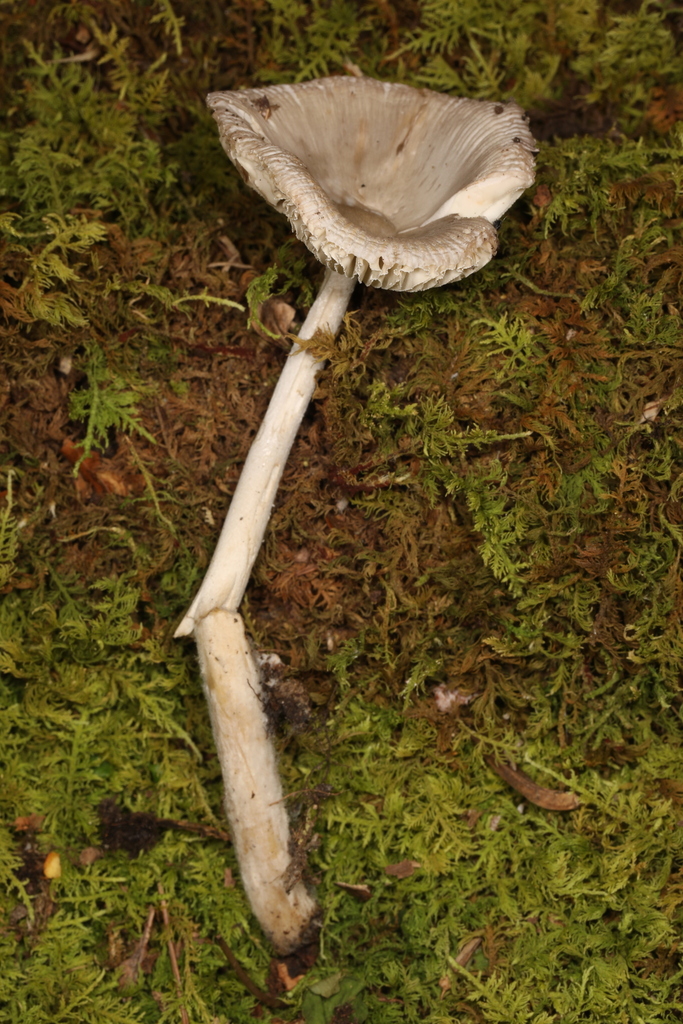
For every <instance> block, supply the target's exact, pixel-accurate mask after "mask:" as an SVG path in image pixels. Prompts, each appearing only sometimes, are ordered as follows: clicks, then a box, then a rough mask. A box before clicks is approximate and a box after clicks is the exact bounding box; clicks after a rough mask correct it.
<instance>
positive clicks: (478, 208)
mask: <svg viewBox="0 0 683 1024" xmlns="http://www.w3.org/2000/svg"><path fill="white" fill-rule="evenodd" d="M207 103H208V105H209V107H210V109H211V110H212V112H213V116H214V117H215V119H216V121H217V123H218V130H219V133H220V138H221V142H222V144H223V148H224V149H225V151H226V153H227V154H228V156H229V157H230V159H231V160H232V161H233V163H234V164H235V166H236V167H237V169H238V170H239V172H240V174H241V175H242V177H243V178H244V180H245V181H246V182H247V184H248V185H250V186H251V187H252V188H254V189H255V190H256V191H257V192H259V193H260V195H262V196H263V197H264V199H266V200H267V201H268V202H269V203H270V204H271V205H272V206H274V207H275V208H276V209H277V210H280V211H281V212H282V213H284V214H285V216H286V217H288V219H289V221H290V223H291V225H292V228H293V229H294V231H295V233H296V235H297V237H298V238H300V239H301V241H302V242H304V243H305V244H306V245H307V246H308V248H309V249H310V250H311V252H313V253H314V254H315V255H316V256H317V258H318V259H319V260H320V261H321V262H322V263H324V264H325V265H326V266H328V267H331V268H332V269H334V270H336V271H338V272H340V273H342V274H345V275H346V276H347V277H357V278H358V280H359V281H361V282H362V283H363V284H366V285H372V286H374V287H376V288H389V289H392V290H396V291H421V290H422V289H424V288H432V287H434V286H435V285H441V284H447V283H448V282H449V281H456V280H458V279H459V278H461V277H467V275H468V274H472V273H474V272H475V271H476V270H479V269H480V268H481V267H483V266H484V264H486V263H488V261H489V260H490V259H491V257H492V256H494V254H495V252H496V249H497V240H498V236H497V233H496V229H495V227H494V222H495V221H497V220H498V219H499V218H500V217H501V215H502V214H503V213H504V212H505V211H506V210H507V209H508V207H510V206H511V205H512V203H514V201H515V200H516V199H517V198H518V197H519V196H520V195H521V194H522V192H523V191H524V189H525V188H528V187H529V185H531V184H532V183H533V181H534V156H533V154H534V153H535V152H536V144H535V142H534V139H533V137H532V135H531V133H530V132H529V129H528V127H527V118H526V116H525V115H524V112H523V110H522V109H521V107H519V106H518V105H517V104H516V103H513V102H508V103H489V102H487V101H485V100H471V99H462V98H454V97H451V96H445V95H443V94H441V93H436V92H432V91H431V90H429V89H413V88H411V87H410V86H407V85H399V84H394V83H388V82H379V81H377V80H376V79H373V78H343V77H334V78H319V79H314V80H313V81H310V82H304V83H301V84H299V85H273V86H266V87H264V88H259V89H244V90H242V91H240V92H215V93H211V94H210V95H209V96H208V97H207Z"/></svg>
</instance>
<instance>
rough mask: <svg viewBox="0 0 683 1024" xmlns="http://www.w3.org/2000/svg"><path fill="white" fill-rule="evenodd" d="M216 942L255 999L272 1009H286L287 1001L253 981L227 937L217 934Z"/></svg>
mask: <svg viewBox="0 0 683 1024" xmlns="http://www.w3.org/2000/svg"><path fill="white" fill-rule="evenodd" d="M216 944H217V945H218V946H220V947H221V949H222V950H223V952H224V953H225V958H226V960H227V961H228V963H229V964H230V966H231V967H232V969H233V971H234V972H235V974H236V975H237V977H238V978H239V980H240V981H241V982H242V984H243V985H244V987H245V988H246V989H247V990H248V991H249V992H251V994H252V996H254V998H255V999H258V1001H259V1002H260V1003H263V1005H264V1006H268V1007H270V1009H271V1010H284V1009H285V1007H286V1006H287V1003H283V1001H282V1000H281V999H278V998H277V996H271V995H270V994H269V993H268V992H264V991H263V989H262V988H259V987H258V985H257V984H256V982H255V981H252V980H251V978H250V977H249V975H248V974H247V972H246V971H245V969H244V967H242V964H241V963H240V962H239V960H238V959H237V957H236V956H235V954H234V953H233V951H232V950H231V949H230V946H229V945H228V944H227V942H226V941H225V939H223V938H221V936H220V935H217V936H216Z"/></svg>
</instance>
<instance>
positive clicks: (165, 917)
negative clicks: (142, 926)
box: [159, 882, 190, 1024]
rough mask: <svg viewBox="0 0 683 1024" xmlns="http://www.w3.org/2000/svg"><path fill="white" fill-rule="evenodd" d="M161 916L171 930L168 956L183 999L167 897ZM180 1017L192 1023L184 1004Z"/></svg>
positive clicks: (161, 889)
mask: <svg viewBox="0 0 683 1024" xmlns="http://www.w3.org/2000/svg"><path fill="white" fill-rule="evenodd" d="M159 895H160V896H162V897H163V895H164V887H163V885H162V884H161V882H159ZM161 916H162V918H163V921H164V927H165V928H166V929H168V930H169V937H168V957H169V960H170V961H171V970H172V971H173V977H174V979H175V985H176V992H177V993H178V998H179V999H182V997H183V984H182V981H181V980H180V968H179V967H178V957H177V956H176V950H175V943H174V942H173V939H172V938H171V936H170V927H171V919H170V918H169V916H168V906H167V904H166V900H165V899H162V901H161ZM180 1019H181V1021H182V1024H190V1018H189V1017H188V1015H187V1010H186V1009H185V1007H184V1006H182V1005H181V1007H180Z"/></svg>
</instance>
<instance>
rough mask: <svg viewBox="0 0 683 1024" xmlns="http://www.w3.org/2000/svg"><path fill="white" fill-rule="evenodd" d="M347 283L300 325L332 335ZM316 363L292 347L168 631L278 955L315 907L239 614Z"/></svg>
mask: <svg viewBox="0 0 683 1024" xmlns="http://www.w3.org/2000/svg"><path fill="white" fill-rule="evenodd" d="M355 283H356V282H355V281H354V280H353V279H350V278H347V277H344V276H343V275H342V274H338V273H336V272H335V271H332V270H328V271H327V272H326V274H325V279H324V281H323V285H322V288H321V289H320V293H319V294H318V297H317V298H316V300H315V302H314V303H313V305H312V307H311V310H310V312H309V314H308V316H307V317H306V320H305V321H304V324H303V326H302V328H301V330H300V332H299V337H300V338H301V339H302V340H305V339H308V338H312V337H313V336H314V334H315V333H316V332H317V331H319V330H325V331H329V332H330V333H332V334H336V332H337V330H338V329H339V326H340V324H341V321H342V319H343V316H344V313H345V312H346V308H347V306H348V303H349V299H350V297H351V292H352V291H353V288H354V285H355ZM321 366H322V363H321V362H319V361H318V360H317V359H316V358H315V356H313V355H312V354H311V353H310V352H309V351H307V350H306V349H301V348H300V347H299V346H298V345H296V344H295V345H294V346H293V348H292V351H291V353H290V354H289V356H288V357H287V362H286V363H285V366H284V369H283V371H282V374H281V376H280V379H279V381H278V383H277V386H276V388H275V391H274V392H273V396H272V398H271V401H270V405H269V406H268V410H267V412H266V415H265V418H264V420H263V423H262V424H261V427H260V429H259V431H258V434H257V435H256V438H255V439H254V442H253V444H252V447H251V450H250V452H249V455H248V456H247V460H246V462H245V464H244V468H243V470H242V474H241V476H240V479H239V483H238V484H237V489H236V490H235V494H234V496H233V499H232V502H231V504H230V508H229V510H228V514H227V516H226V519H225V523H224V524H223V530H222V532H221V536H220V539H219V541H218V546H217V547H216V551H215V553H214V556H213V559H212V561H211V565H210V566H209V570H208V572H207V574H206V576H205V578H204V582H203V583H202V585H201V587H200V589H199V592H198V594H197V596H196V597H195V599H194V601H193V602H192V605H191V606H190V609H189V611H188V612H187V614H186V616H185V618H184V619H183V621H182V622H181V624H180V626H179V627H178V629H177V630H176V634H175V635H176V636H187V635H189V634H190V633H193V634H194V638H195V640H196V643H197V653H198V656H199V664H200V669H201V673H202V679H203V682H204V691H205V694H206V699H207V703H208V706H209V714H210V716H211V725H212V728H213V734H214V739H215V742H216V749H217V752H218V759H219V761H220V765H221V771H222V774H223V784H224V788H225V808H226V812H227V816H228V819H229V821H230V825H231V829H232V841H233V845H234V847H235V852H236V854H237V859H238V861H239V864H240V870H241V875H242V883H243V885H244V888H245V891H246V894H247V896H248V898H249V902H250V903H251V906H252V909H253V911H254V913H255V914H256V916H257V918H258V920H259V921H260V923H261V926H262V928H263V930H264V931H265V933H266V934H267V935H268V937H269V939H270V940H271V942H272V943H273V945H274V946H275V948H276V949H277V951H278V952H279V953H289V952H291V951H292V950H293V949H296V948H297V947H298V946H300V945H303V944H304V943H305V942H306V941H309V940H310V938H312V937H313V933H314V932H315V931H316V930H317V922H318V905H317V903H316V902H315V900H314V899H313V898H312V897H311V896H310V895H309V893H308V891H307V890H306V887H305V885H304V884H303V882H301V881H299V882H296V884H294V885H293V886H289V885H288V884H287V878H288V876H289V871H288V869H289V866H290V861H291V854H290V849H289V839H290V836H289V821H288V817H287V810H286V807H285V804H284V802H283V793H282V784H281V782H280V776H279V773H278V767H277V759H276V755H275V749H274V747H273V743H272V739H271V737H270V735H269V726H268V719H267V716H266V714H265V711H264V707H263V698H262V685H263V684H262V681H261V673H260V669H259V666H258V663H257V661H256V658H255V656H254V653H253V651H252V648H251V645H250V643H249V640H248V638H247V636H246V633H245V630H244V623H243V621H242V617H241V616H240V615H239V614H238V612H237V609H238V608H239V605H240V602H241V600H242V597H243V595H244V591H245V589H246V586H247V583H248V581H249V577H250V575H251V570H252V567H253V565H254V562H255V560H256V557H257V555H258V552H259V548H260V547H261V542H262V540H263V535H264V533H265V531H266V527H267V525H268V520H269V518H270V513H271V509H272V506H273V502H274V500H275V494H276V492H277V488H278V485H279V483H280V479H281V477H282V473H283V470H284V467H285V463H286V461H287V456H288V455H289V451H290V449H291V447H292V444H293V442H294V438H295V436H296V433H297V430H298V429H299V425H300V423H301V420H302V418H303V415H304V413H305V411H306V407H307V405H308V403H309V402H310V400H311V397H312V395H313V392H314V390H315V378H316V374H317V372H318V370H319V369H320V368H321Z"/></svg>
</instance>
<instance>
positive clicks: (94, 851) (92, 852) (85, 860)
mask: <svg viewBox="0 0 683 1024" xmlns="http://www.w3.org/2000/svg"><path fill="white" fill-rule="evenodd" d="M102 856H103V853H102V851H101V850H98V848H97V847H96V846H86V848H85V849H84V850H81V853H80V856H79V858H78V863H79V864H80V865H81V867H82V868H88V867H90V865H91V864H94V863H95V861H96V860H99V859H100V857H102Z"/></svg>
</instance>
